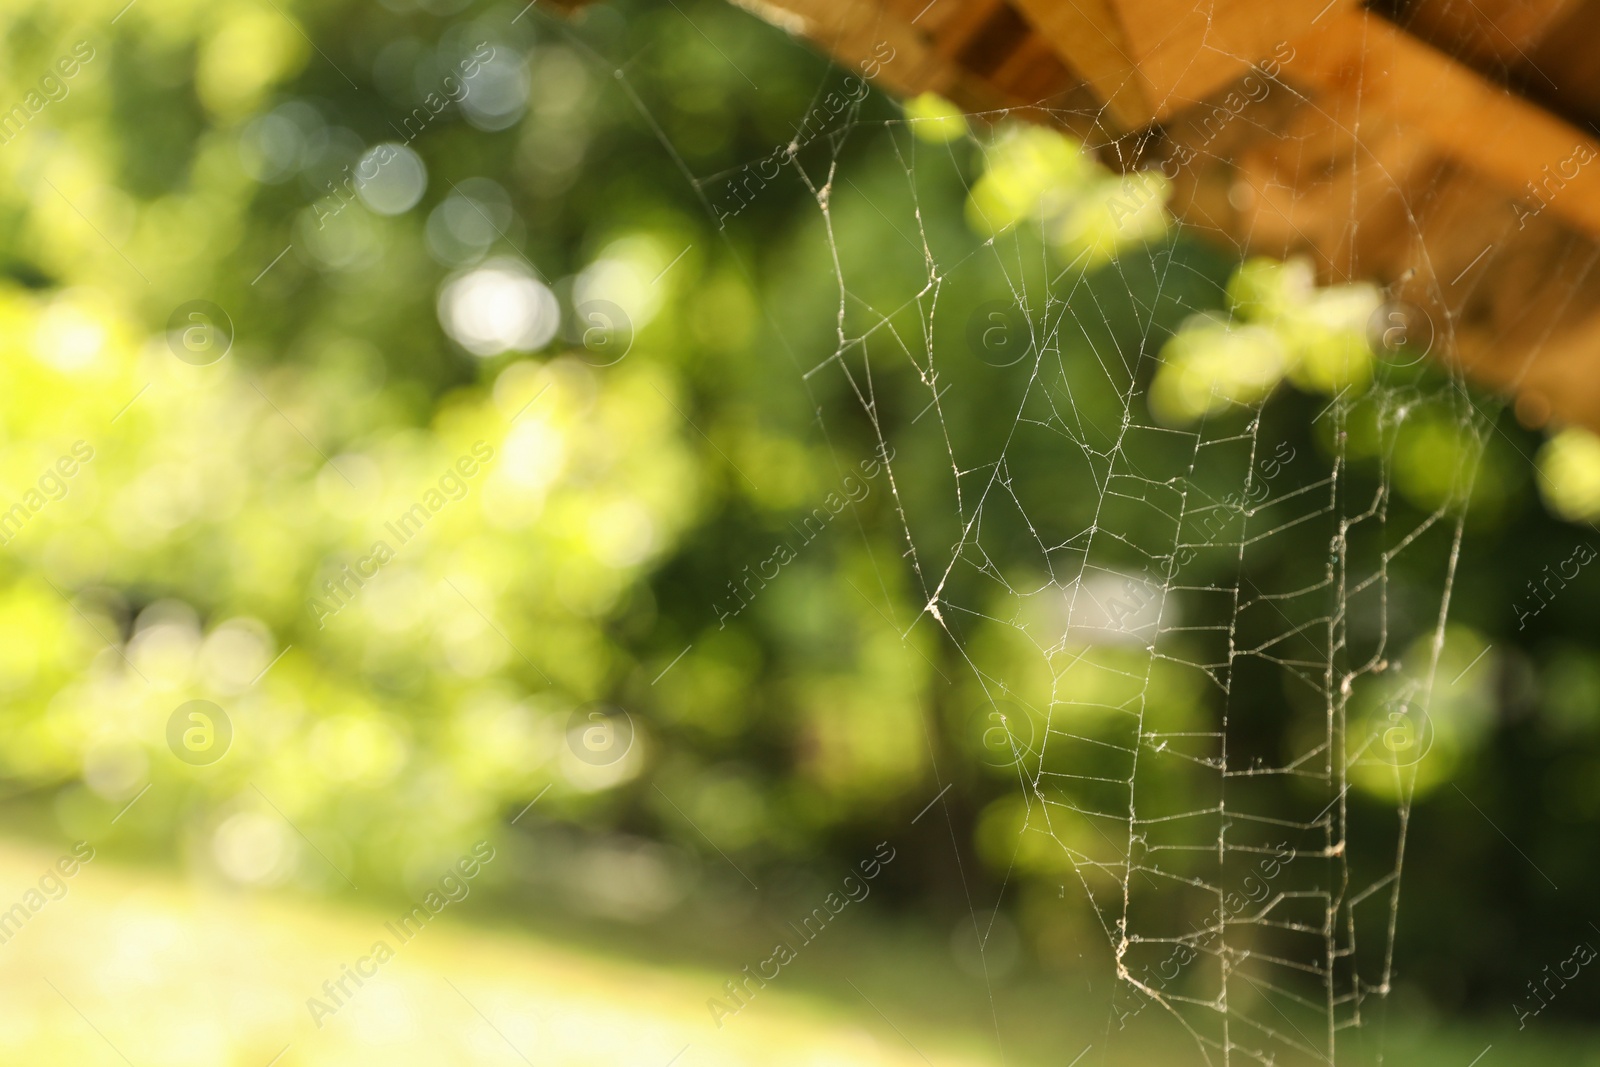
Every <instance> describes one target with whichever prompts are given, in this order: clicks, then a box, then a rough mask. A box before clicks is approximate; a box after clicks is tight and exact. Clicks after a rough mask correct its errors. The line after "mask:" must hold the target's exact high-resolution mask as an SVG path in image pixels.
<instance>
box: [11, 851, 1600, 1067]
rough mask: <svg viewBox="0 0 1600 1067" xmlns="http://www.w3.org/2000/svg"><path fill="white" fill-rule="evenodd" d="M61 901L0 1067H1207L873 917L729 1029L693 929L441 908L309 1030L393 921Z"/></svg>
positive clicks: (1415, 1024) (1430, 1050)
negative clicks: (518, 919)
mask: <svg viewBox="0 0 1600 1067" xmlns="http://www.w3.org/2000/svg"><path fill="white" fill-rule="evenodd" d="M57 855H58V854H57V853H56V852H53V851H49V850H44V849H39V848H36V847H33V846H23V845H16V844H5V845H0V886H3V887H4V889H5V890H6V892H7V896H6V898H5V899H6V900H8V901H9V900H12V899H18V898H20V895H21V894H22V893H23V892H25V891H26V888H27V887H29V886H31V885H36V884H37V882H38V878H39V875H40V872H42V871H44V870H45V869H46V868H47V867H48V866H49V865H50V864H51V863H53V862H54V860H55V859H56V858H57ZM68 885H69V891H68V893H67V895H66V896H65V897H63V898H62V899H60V900H55V901H51V902H50V903H48V904H47V905H46V906H45V907H43V908H42V909H41V910H40V911H39V912H38V913H37V914H36V915H34V917H33V918H32V919H31V920H30V921H29V922H28V923H27V924H26V925H25V926H24V927H23V928H22V929H21V931H20V932H18V933H16V934H15V935H14V936H13V937H12V938H11V940H10V941H9V942H8V943H6V944H5V945H3V946H0V1063H5V1064H73V1065H97V1064H107V1065H113V1064H118V1063H127V1064H132V1065H134V1067H146V1065H151V1067H154V1065H157V1064H161V1065H189V1064H194V1065H202V1064H203V1065H207V1067H266V1065H267V1064H269V1063H272V1062H274V1057H278V1058H277V1060H276V1063H277V1064H279V1065H281V1067H296V1065H312V1064H317V1065H322V1064H330V1065H331V1064H339V1065H350V1064H383V1065H385V1067H403V1065H409V1064H431V1065H432V1064H485V1065H510V1064H517V1063H521V1062H528V1063H533V1064H540V1065H544V1064H574V1065H589V1064H594V1065H599V1064H607V1065H610V1064H616V1065H634V1067H665V1065H667V1064H668V1063H670V1062H674V1057H677V1060H676V1062H677V1063H678V1064H683V1065H686V1067H688V1065H704V1067H710V1065H733V1064H752V1065H754V1064H763V1065H765V1064H775V1065H790V1064H793V1065H801V1064H804V1065H808V1067H809V1065H816V1067H821V1065H825V1064H826V1065H834V1064H851V1065H854V1064H859V1065H863V1067H866V1065H880V1064H881V1065H885V1067H890V1065H894V1067H898V1065H912V1064H920V1063H929V1064H937V1065H938V1067H945V1065H950V1067H958V1065H989V1064H995V1065H999V1064H1012V1065H1015V1064H1028V1065H1040V1067H1044V1065H1047V1064H1048V1065H1055V1067H1066V1065H1067V1064H1069V1063H1072V1062H1074V1057H1077V1056H1079V1055H1080V1053H1081V1054H1083V1055H1082V1060H1081V1063H1082V1064H1083V1065H1084V1067H1093V1065H1096V1064H1101V1065H1103V1064H1108V1063H1111V1064H1119V1065H1120V1064H1144V1063H1174V1064H1187V1063H1197V1062H1199V1060H1198V1059H1197V1057H1196V1056H1195V1055H1194V1053H1193V1049H1192V1046H1186V1045H1185V1044H1183V1043H1182V1042H1181V1041H1175V1040H1174V1041H1166V1040H1163V1039H1162V1038H1161V1037H1159V1036H1158V1035H1148V1034H1147V1035H1145V1036H1144V1037H1143V1038H1141V1039H1140V1043H1138V1044H1135V1043H1133V1042H1131V1041H1130V1040H1129V1038H1128V1037H1127V1036H1125V1035H1112V1036H1113V1040H1111V1041H1109V1042H1108V1041H1107V1036H1106V1035H1107V1032H1106V1026H1105V1014H1104V1008H1103V1000H1102V996H1101V994H1103V992H1104V990H1105V987H1104V985H1103V976H1096V978H1098V979H1099V980H1098V981H1097V980H1096V978H1089V977H1084V976H1075V977H1063V978H1056V979H1044V978H1037V977H1035V978H1020V977H1015V976H1013V977H1012V978H1010V979H1008V980H1005V981H1002V982H999V983H997V984H996V986H995V989H994V1001H993V1012H994V1015H992V1016H991V1015H990V1014H989V1012H990V1010H991V1008H990V1004H989V1002H988V998H987V997H985V996H983V995H982V992H983V985H982V983H981V981H979V980H977V979H975V978H974V977H972V976H971V975H968V974H963V973H962V972H961V971H960V969H959V968H957V967H955V966H954V965H953V962H952V959H951V956H950V953H949V951H948V949H947V948H945V947H943V946H940V945H937V944H936V942H937V941H938V940H939V939H938V938H934V937H928V936H926V935H925V932H924V936H922V937H921V938H920V939H919V938H917V937H909V936H907V934H906V932H905V931H903V930H899V931H896V930H889V929H884V928H881V927H879V928H875V927H873V926H871V925H870V924H871V923H872V922H873V920H872V919H871V918H870V917H863V916H854V917H852V918H853V920H854V921H855V925H854V926H853V927H852V928H851V929H848V930H840V931H839V933H838V935H837V936H836V937H835V938H834V939H833V940H832V942H831V943H830V944H828V945H827V946H826V948H825V949H819V950H818V951H817V952H816V953H815V954H814V955H813V956H811V957H810V958H805V959H801V960H799V961H797V963H796V964H795V965H792V966H791V967H790V968H789V969H788V971H786V973H785V974H784V976H783V978H782V979H781V980H780V981H778V982H774V983H772V984H771V985H769V986H768V987H767V988H766V989H764V990H762V991H761V992H760V994H759V996H758V997H757V998H756V999H754V1000H753V1001H752V1002H751V1004H750V1005H749V1006H748V1007H747V1008H746V1009H745V1010H744V1011H742V1012H740V1013H739V1014H738V1015H737V1016H735V1017H733V1018H730V1019H727V1020H726V1025H725V1026H724V1027H723V1028H721V1029H720V1030H719V1029H718V1028H717V1027H716V1026H714V1025H713V1023H712V1021H711V1018H710V1015H709V1013H708V1011H707V1006H706V1001H707V999H708V998H709V997H711V996H713V995H716V994H717V993H718V992H719V991H720V990H721V987H722V983H724V982H725V981H726V980H727V979H728V977H729V976H730V975H731V974H732V972H733V971H734V970H736V969H737V967H736V966H731V965H730V966H723V965H722V964H720V963H718V962H717V961H715V960H710V959H706V960H700V961H697V963H696V964H695V965H692V966H690V965H682V964H679V965H673V964H670V963H666V962H663V961H664V960H668V959H671V958H673V957H677V956H683V955H695V953H694V952H693V951H692V950H691V951H689V952H684V951H683V950H682V946H683V945H684V944H693V943H695V942H696V941H697V940H700V939H699V938H697V936H696V932H695V931H693V930H685V929H683V928H681V927H678V928H673V929H664V930H654V931H645V930H640V931H637V932H636V933H624V934H623V935H622V936H620V937H619V936H615V935H613V936H611V937H609V938H600V937H595V936H594V935H593V931H592V929H591V930H590V932H589V933H588V934H583V935H580V934H578V933H575V932H570V931H571V929H572V928H569V927H565V926H564V925H563V924H561V923H551V917H550V916H548V915H543V916H540V917H539V918H540V919H541V920H542V921H544V922H546V923H551V928H552V929H555V930H567V931H569V932H568V933H566V934H565V935H562V934H535V933H531V932H528V931H527V930H513V929H511V928H509V927H505V926H501V927H492V926H475V925H472V924H471V923H470V922H464V921H461V920H460V919H452V918H451V916H450V915H448V914H445V915H443V916H441V917H440V918H439V919H437V920H435V921H434V923H433V924H432V925H430V926H428V927H426V928H425V929H424V930H423V931H422V932H421V933H419V934H418V935H417V936H416V937H415V939H414V940H412V941H411V942H409V943H406V944H403V945H400V946H399V948H398V951H397V952H396V955H395V958H394V959H392V960H390V961H388V962H387V963H385V964H383V965H382V966H379V967H376V968H375V969H376V971H377V973H376V976H375V977H372V978H368V979H366V980H365V981H364V983H363V985H362V986H361V987H359V988H357V987H356V986H355V985H354V983H353V982H348V981H347V987H348V988H349V989H351V990H352V991H353V995H352V996H350V997H349V998H348V999H347V1000H346V1002H345V1004H344V1005H343V1007H342V1008H340V1010H338V1011H337V1012H336V1013H335V1014H334V1015H332V1016H330V1017H327V1018H325V1019H324V1020H323V1025H322V1026H321V1027H320V1028H318V1027H317V1026H316V1025H315V1024H314V1023H313V1022H312V1020H311V1016H310V1014H309V1012H308V1009H307V1004H306V1001H307V999H308V998H309V997H311V996H313V995H315V994H318V993H319V992H320V991H321V986H322V983H323V982H324V981H327V980H330V979H337V978H338V977H339V976H340V975H341V973H342V971H341V966H342V965H345V964H351V963H354V962H355V961H356V960H357V959H358V958H360V957H361V956H363V955H364V954H366V953H367V952H368V951H370V948H371V945H372V943H373V942H374V941H375V940H376V939H378V938H380V937H388V935H387V934H386V932H385V930H384V923H385V922H386V921H388V920H389V919H391V918H392V917H393V916H392V915H391V914H390V910H392V909H385V908H383V907H381V906H380V907H377V908H375V909H374V910H372V911H364V910H358V909H355V908H351V907H344V906H338V905H332V904H326V903H316V902H312V901H308V900H306V899H304V898H301V897H296V896H291V895H287V894H280V895H270V894H245V893H239V892H234V891H229V890H222V889H218V888H215V887H212V886H207V885H202V884H196V883H187V882H184V881H181V880H179V879H178V878H176V877H173V876H169V875H166V874H163V873H161V872H152V871H146V870H133V869H129V868H126V867H119V866H117V865H116V864H115V863H113V862H111V861H109V860H107V859H105V858H97V859H96V860H95V861H94V863H92V864H90V865H89V866H87V867H85V868H84V869H83V870H81V871H80V872H78V874H77V875H76V876H75V877H74V878H72V879H71V880H70V882H69V883H68ZM389 940H391V941H393V940H394V939H393V938H389ZM820 940H821V939H819V944H820ZM369 969H372V968H369ZM1097 987H1098V989H1097ZM1406 1014H1408V1015H1409V1016H1411V1017H1412V1018H1411V1021H1410V1022H1408V1023H1407V1024H1405V1025H1404V1026H1402V1027H1396V1026H1393V1025H1391V1027H1390V1029H1389V1032H1388V1037H1387V1042H1386V1053H1387V1054H1386V1056H1385V1058H1384V1060H1383V1061H1381V1062H1386V1063H1390V1064H1426V1065H1433V1064H1439V1065H1446V1064H1451V1065H1455V1067H1466V1065H1467V1064H1468V1063H1469V1062H1471V1061H1472V1059H1473V1057H1474V1056H1476V1055H1478V1054H1479V1053H1480V1052H1482V1051H1483V1050H1484V1049H1485V1047H1486V1046H1492V1047H1490V1048H1489V1051H1488V1053H1487V1054H1486V1055H1485V1056H1484V1058H1483V1059H1482V1060H1481V1061H1480V1062H1481V1064H1482V1067H1494V1065H1496V1064H1510V1063H1518V1064H1526V1063H1551V1064H1556V1063H1561V1064H1573V1063H1579V1064H1581V1063H1600V1053H1596V1052H1590V1053H1588V1054H1587V1058H1585V1054H1584V1053H1583V1051H1582V1050H1583V1048H1584V1047H1586V1046H1588V1047H1592V1042H1586V1041H1584V1040H1582V1039H1581V1035H1572V1036H1571V1037H1570V1039H1568V1040H1562V1039H1561V1038H1560V1037H1559V1036H1558V1035H1553V1034H1552V1033H1550V1032H1543V1033H1538V1032H1535V1031H1533V1030H1529V1031H1524V1032H1522V1033H1518V1032H1517V1031H1516V1030H1515V1028H1514V1027H1512V1026H1509V1025H1494V1024H1493V1023H1492V1022H1491V1025H1489V1026H1487V1027H1484V1028H1481V1029H1477V1028H1469V1027H1462V1026H1457V1025H1451V1026H1449V1028H1448V1029H1447V1030H1446V1029H1445V1028H1443V1027H1441V1028H1440V1029H1439V1030H1437V1031H1435V1032H1433V1033H1428V1032H1427V1030H1426V1028H1425V1027H1423V1026H1421V1025H1420V1024H1421V1022H1422V1020H1424V1019H1425V1018H1426V1013H1424V1012H1419V1011H1417V1010H1408V1011H1407V1012H1406ZM1507 1017H1508V1019H1509V1013H1508V1016H1507ZM996 1019H998V1030H999V1031H1000V1039H999V1040H998V1041H997V1037H996V1029H997V1023H996ZM1375 1036H1376V1035H1373V1038H1374V1040H1373V1041H1372V1042H1371V1044H1370V1049H1369V1051H1370V1052H1372V1053H1375V1052H1376V1050H1377V1044H1376V1041H1375ZM1347 1047H1348V1046H1347ZM1351 1051H1352V1053H1355V1051H1356V1050H1355V1049H1353V1048H1352V1049H1351ZM1344 1061H1345V1057H1343V1056H1341V1062H1344ZM1356 1061H1361V1062H1372V1063H1377V1062H1380V1061H1378V1060H1377V1059H1376V1058H1375V1056H1366V1055H1362V1054H1359V1053H1358V1054H1356V1055H1354V1057H1353V1058H1352V1060H1351V1062H1356Z"/></svg>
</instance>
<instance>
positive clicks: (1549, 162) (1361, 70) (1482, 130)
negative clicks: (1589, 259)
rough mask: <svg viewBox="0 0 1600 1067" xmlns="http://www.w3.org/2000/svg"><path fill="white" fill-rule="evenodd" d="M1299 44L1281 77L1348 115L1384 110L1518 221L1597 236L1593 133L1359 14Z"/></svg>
mask: <svg viewBox="0 0 1600 1067" xmlns="http://www.w3.org/2000/svg"><path fill="white" fill-rule="evenodd" d="M1302 45H1303V47H1302ZM1297 50H1298V53H1299V57H1298V58H1297V59H1296V61H1295V62H1294V63H1293V64H1291V65H1290V66H1288V67H1287V68H1286V70H1285V74H1286V75H1287V76H1288V77H1289V78H1291V79H1298V80H1302V81H1309V82H1311V83H1312V84H1314V85H1315V86H1316V87H1317V88H1319V89H1321V90H1323V91H1325V92H1329V93H1335V94H1340V95H1342V96H1345V97H1348V98H1355V99H1357V100H1358V101H1359V111H1358V112H1357V114H1356V115H1355V117H1354V121H1360V113H1359V112H1361V111H1366V112H1371V113H1373V114H1374V115H1387V116H1390V117H1392V118H1394V119H1395V120H1396V121H1398V122H1399V123H1400V124H1401V125H1403V126H1407V127H1410V128H1412V129H1414V130H1416V131H1417V132H1418V133H1419V134H1420V135H1421V136H1423V137H1425V138H1426V139H1427V140H1428V141H1429V142H1430V143H1431V144H1432V145H1433V146H1434V147H1435V148H1436V149H1438V151H1439V152H1440V154H1441V155H1443V156H1445V157H1447V158H1449V159H1451V160H1453V161H1454V162H1456V163H1459V164H1461V165H1462V166H1465V167H1468V168H1470V169H1471V170H1474V171H1477V172H1478V173H1480V174H1482V175H1484V176H1485V177H1487V178H1489V179H1491V180H1492V181H1493V182H1494V183H1495V184H1496V185H1498V186H1499V187H1500V188H1501V189H1502V190H1504V191H1505V192H1506V193H1507V194H1508V195H1510V196H1512V197H1516V198H1519V199H1520V200H1521V201H1522V208H1521V209H1520V210H1518V211H1517V215H1518V217H1519V219H1521V218H1523V217H1524V216H1525V215H1526V213H1527V212H1533V213H1534V214H1542V213H1546V212H1548V213H1550V214H1553V215H1555V216H1557V217H1559V218H1561V219H1563V220H1565V221H1566V222H1567V223H1568V224H1570V225H1572V226H1574V227H1576V228H1577V229H1578V230H1580V231H1581V232H1583V233H1586V234H1588V235H1589V236H1590V237H1595V238H1600V142H1597V141H1596V140H1595V139H1594V138H1593V137H1591V136H1589V135H1588V134H1586V133H1584V132H1582V131H1581V130H1579V129H1577V128H1576V127H1574V126H1572V125H1570V124H1568V123H1566V122H1563V121H1562V120H1560V119H1558V118H1556V117H1554V116H1553V115H1551V114H1550V113H1549V112H1547V111H1545V110H1543V109H1542V108H1540V107H1538V106H1537V105H1535V104H1532V103H1530V102H1528V101H1527V100H1524V99H1522V98H1521V97H1518V96H1514V95H1512V94H1511V93H1510V92H1508V91H1506V90H1505V89H1503V88H1501V87H1499V86H1497V85H1494V84H1492V83H1491V82H1489V81H1488V80H1486V79H1485V78H1483V77H1482V76H1480V75H1478V74H1476V73H1474V72H1473V71H1472V70H1470V69H1468V68H1467V67H1465V66H1463V65H1462V64H1460V63H1458V62H1456V61H1455V60H1453V59H1451V58H1450V57H1449V56H1446V55H1444V54H1443V53H1441V52H1438V51H1436V50H1434V49H1433V48H1431V47H1429V46H1428V45H1426V44H1423V43H1422V42H1421V41H1419V40H1417V39H1416V38H1414V37H1412V36H1411V35H1410V34H1408V33H1406V32H1404V31H1403V30H1401V29H1400V28H1399V27H1397V26H1395V25H1393V24H1392V23H1390V22H1388V21H1386V20H1384V19H1382V18H1379V17H1377V16H1375V15H1371V14H1367V13H1365V12H1359V11H1342V12H1340V13H1339V14H1338V15H1337V16H1336V17H1331V18H1329V19H1328V20H1327V22H1326V24H1325V25H1323V26H1321V27H1319V28H1318V29H1317V30H1316V31H1314V32H1313V33H1311V34H1309V35H1307V37H1305V38H1303V39H1302V40H1301V42H1299V43H1298V44H1297ZM1585 155H1587V156H1588V160H1587V162H1582V161H1581V160H1582V159H1583V157H1584V156H1585ZM1552 175H1554V177H1553V178H1552V177H1551V176H1552ZM1508 210H1511V209H1508Z"/></svg>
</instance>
